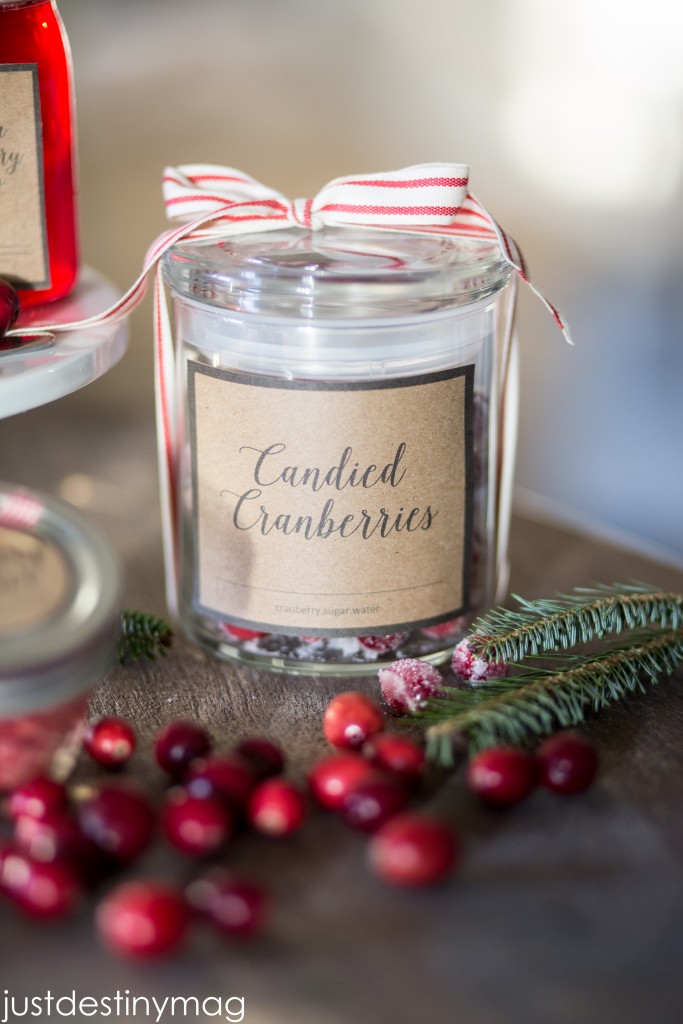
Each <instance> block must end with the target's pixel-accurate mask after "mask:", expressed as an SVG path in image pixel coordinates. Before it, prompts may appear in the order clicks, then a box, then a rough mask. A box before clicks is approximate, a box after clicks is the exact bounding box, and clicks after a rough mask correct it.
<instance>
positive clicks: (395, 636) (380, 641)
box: [358, 633, 408, 654]
mask: <svg viewBox="0 0 683 1024" xmlns="http://www.w3.org/2000/svg"><path fill="white" fill-rule="evenodd" d="M407 637H408V634H407V633H388V634H387V635H386V636H359V637H358V643H359V644H360V645H361V647H365V649H366V650H368V651H374V652H375V654H388V653H389V651H396V650H398V648H399V647H400V646H401V644H402V643H404V642H405V640H406V639H407Z"/></svg>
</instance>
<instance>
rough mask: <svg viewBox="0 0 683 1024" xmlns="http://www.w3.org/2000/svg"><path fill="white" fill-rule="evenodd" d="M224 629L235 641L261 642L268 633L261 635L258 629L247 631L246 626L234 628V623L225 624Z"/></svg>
mask: <svg viewBox="0 0 683 1024" xmlns="http://www.w3.org/2000/svg"><path fill="white" fill-rule="evenodd" d="M223 629H224V630H225V632H226V633H227V635H228V636H229V637H231V639H233V640H260V639H261V637H263V636H268V634H267V633H260V632H259V631H258V630H257V629H247V628H246V627H245V626H233V625H232V623H228V622H225V623H223Z"/></svg>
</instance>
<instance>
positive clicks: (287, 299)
mask: <svg viewBox="0 0 683 1024" xmlns="http://www.w3.org/2000/svg"><path fill="white" fill-rule="evenodd" d="M162 266H163V272H164V277H165V280H166V281H167V283H168V284H169V286H170V287H171V289H172V290H173V291H175V292H176V293H178V294H180V295H182V296H184V297H186V298H188V299H192V300H194V301H195V302H202V303H207V304H209V305H211V306H215V307H219V308H221V309H228V310H233V311H237V312H240V313H246V314H249V313H253V314H259V315H265V316H274V317H299V318H304V319H342V320H348V319H359V318H360V319H365V318H371V317H394V316H403V317H405V316H412V315H414V314H420V313H425V312H430V311H434V310H442V309H446V308H450V307H453V306H461V305H469V304H471V303H475V302H479V301H480V300H482V299H485V298H487V297H488V296H491V295H493V294H495V293H496V292H497V291H499V290H500V288H501V287H502V286H503V285H504V284H505V282H506V281H507V279H508V276H509V274H510V267H509V265H508V264H507V263H506V262H505V261H504V260H503V258H502V256H501V254H500V249H499V247H498V244H497V243H496V242H492V241H490V240H481V239H467V238H457V239H451V238H443V237H437V236H433V235H420V234H417V233H415V234H410V233H408V232H388V231H377V230H372V229H367V228H324V229H322V230H320V231H301V230H297V229H294V228H283V229H279V230H276V231H268V232H264V233H258V234H246V235H238V236H236V237H227V238H218V239H217V238H205V239H201V240H190V241H184V242H180V243H178V244H177V245H175V246H174V247H173V248H172V249H171V250H169V252H168V253H166V254H165V256H164V257H163V260H162Z"/></svg>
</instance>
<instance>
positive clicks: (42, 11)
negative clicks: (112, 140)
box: [0, 0, 78, 308]
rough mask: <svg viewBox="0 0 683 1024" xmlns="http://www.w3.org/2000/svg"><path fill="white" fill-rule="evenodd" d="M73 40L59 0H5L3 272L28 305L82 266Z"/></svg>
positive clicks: (0, 0)
mask: <svg viewBox="0 0 683 1024" xmlns="http://www.w3.org/2000/svg"><path fill="white" fill-rule="evenodd" d="M75 193H76V181H75V132H74V104H73V94H72V76H71V59H70V52H69V44H68V41H67V38H66V34H65V32H64V26H63V24H62V20H61V18H60V16H59V13H58V12H57V9H56V7H55V4H54V3H53V2H51V0H0V277H4V278H6V279H7V280H9V281H11V283H12V284H13V285H14V286H15V288H16V289H17V290H18V292H19V296H20V299H21V305H22V307H24V308H25V307H28V306H35V305H38V304H40V303H43V302H51V301H53V300H54V299H59V298H62V296H64V295H66V294H67V293H68V292H69V291H70V290H71V288H72V287H73V285H74V282H75V280H76V273H77V270H78V245H77V229H76V201H75V198H76V197H75Z"/></svg>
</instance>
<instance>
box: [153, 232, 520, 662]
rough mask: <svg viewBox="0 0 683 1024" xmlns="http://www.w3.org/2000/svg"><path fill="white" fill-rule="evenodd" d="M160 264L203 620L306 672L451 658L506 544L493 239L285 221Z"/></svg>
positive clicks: (488, 596)
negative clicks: (502, 539)
mask: <svg viewBox="0 0 683 1024" xmlns="http://www.w3.org/2000/svg"><path fill="white" fill-rule="evenodd" d="M162 266H163V273H164V278H165V281H166V283H167V285H168V286H169V288H170V291H171V293H172V295H173V302H174V322H175V335H176V351H177V356H178V358H177V374H178V376H177V389H178V395H179V396H180V400H179V402H178V403H177V406H178V410H179V411H178V417H179V422H178V424H177V426H178V432H179V436H180V439H181V442H180V446H179V457H178V465H177V467H176V470H177V481H178V486H177V502H178V509H177V511H178V516H179V521H180V524H181V530H180V534H181V536H180V551H179V555H178V558H179V563H180V564H179V580H180V583H179V587H178V607H179V616H180V619H181V622H182V624H183V626H184V628H185V631H186V632H187V634H188V635H189V637H190V638H191V639H192V640H194V641H195V642H197V643H199V644H200V645H202V646H204V647H206V648H208V649H209V650H211V651H213V652H215V653H216V654H218V655H220V656H224V657H229V658H233V659H236V660H238V661H241V662H244V663H248V664H250V665H254V666H260V667H263V668H267V669H270V670H287V671H290V672H322V671H329V672H334V673H344V672H367V671H368V670H369V669H370V668H372V666H373V665H374V664H376V663H377V662H381V661H385V660H393V659H394V658H396V657H420V658H426V659H428V660H430V661H433V662H439V661H441V660H443V659H445V658H446V657H447V656H448V655H449V653H450V651H451V650H452V648H453V645H454V643H456V642H457V640H458V639H459V638H460V637H462V636H463V635H464V633H465V632H466V631H467V628H468V626H469V624H470V623H471V621H472V619H473V618H474V617H476V616H477V615H479V614H481V613H483V611H484V610H485V609H486V608H488V607H489V605H490V604H491V602H492V601H493V599H494V593H495V589H496V581H497V578H498V577H499V576H500V572H501V568H502V564H503V561H504V551H503V547H504V545H501V544H499V542H498V537H499V536H502V535H504V534H505V524H504V523H501V522H500V520H499V517H498V514H497V507H498V498H499V457H500V454H501V452H500V449H499V436H498V413H499V409H500V404H501V393H500V382H501V379H502V372H501V366H502V362H503V356H504V352H503V350H504V349H505V351H506V352H507V351H508V344H507V343H508V342H509V338H510V330H511V321H512V307H513V304H514V285H513V283H512V282H510V281H509V276H510V270H509V266H508V265H507V264H506V263H505V262H504V261H503V259H502V258H501V256H500V252H499V249H498V247H497V245H496V244H495V243H492V242H490V241H482V240H467V239H464V240H453V239H447V238H437V237H434V236H426V235H419V234H409V233H394V232H382V231H378V230H370V229H364V228H325V229H323V230H319V231H315V232H311V231H306V230H299V229H296V228H288V229H280V230H276V231H269V232H268V233H264V234H253V235H242V236H239V237H236V238H235V237H232V238H224V239H218V240H217V239H215V238H214V239H203V240H193V241H184V242H181V243H179V244H177V245H176V246H175V247H174V248H173V249H171V250H170V251H169V252H168V253H167V254H166V255H165V256H164V259H163V264H162Z"/></svg>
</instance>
